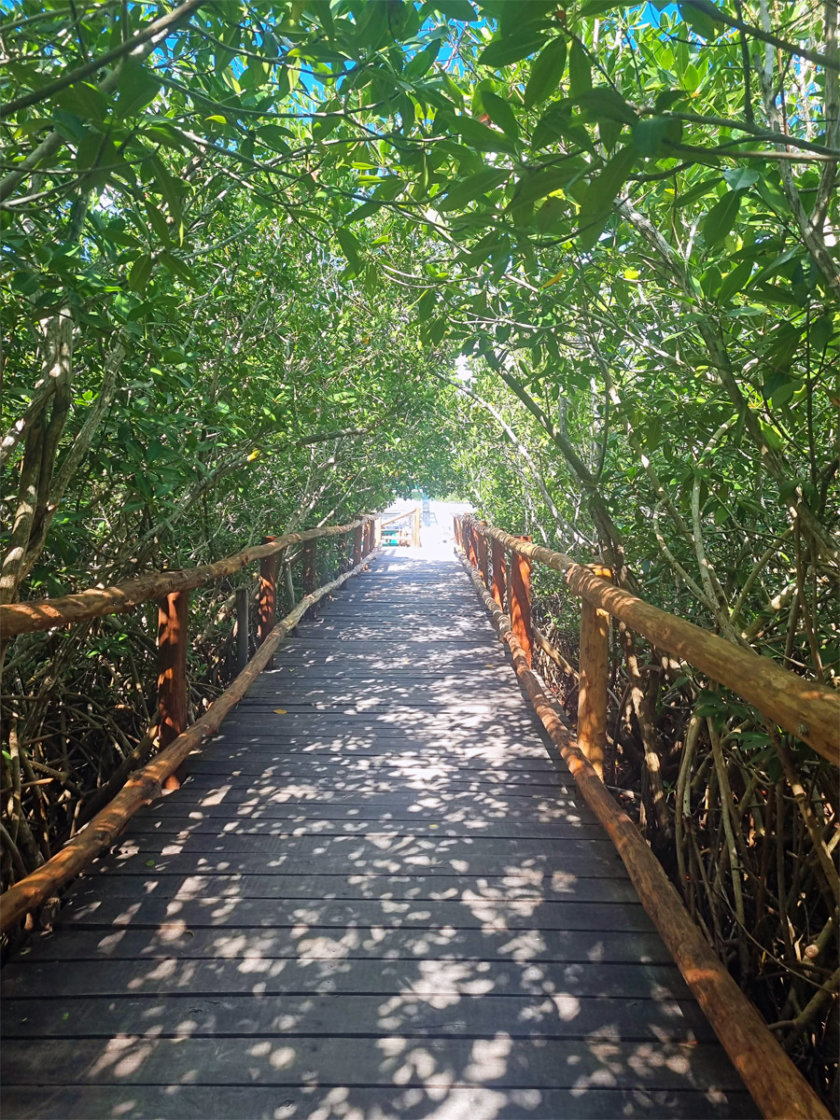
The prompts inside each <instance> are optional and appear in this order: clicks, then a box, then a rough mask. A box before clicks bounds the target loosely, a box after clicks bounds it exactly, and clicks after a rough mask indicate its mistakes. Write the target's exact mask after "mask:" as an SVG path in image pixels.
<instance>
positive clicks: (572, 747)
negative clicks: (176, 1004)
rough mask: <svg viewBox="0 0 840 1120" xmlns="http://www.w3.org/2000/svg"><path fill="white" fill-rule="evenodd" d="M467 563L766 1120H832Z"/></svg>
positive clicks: (546, 722) (555, 738)
mask: <svg viewBox="0 0 840 1120" xmlns="http://www.w3.org/2000/svg"><path fill="white" fill-rule="evenodd" d="M473 524H475V522H473ZM513 539H514V540H516V539H517V538H513ZM462 562H463V563H464V566H465V568H466V570H467V572H468V574H469V575H470V576H471V578H472V580H473V583H474V584H475V587H476V590H477V591H478V593H479V595H480V596H481V598H482V600H483V602H484V605H485V606H486V607H487V610H488V611H489V612H490V616H491V618H492V620H493V625H494V626H495V628H496V630H497V632H498V634H499V637H500V638H501V640H502V641H503V642H506V643H507V645H508V647H509V648H510V652H511V657H512V659H513V664H514V668H515V669H516V674H517V676H518V678H519V680H520V681H521V683H522V686H523V688H524V690H525V692H526V693H527V695H528V698H529V699H530V700H531V703H532V704H533V705H534V709H535V710H536V712H537V715H538V716H539V717H540V720H541V722H542V724H543V726H544V727H545V729H546V731H547V732H548V734H549V737H550V738H551V740H552V742H553V743H554V745H555V746H556V747H557V749H558V750H559V752H560V754H561V756H562V757H563V760H564V761H565V763H566V765H567V766H568V768H569V770H570V771H571V774H572V777H573V778H574V780H575V782H576V784H577V786H578V788H579V789H580V791H581V794H582V795H583V798H584V800H585V801H586V803H587V804H588V805H589V807H590V808H591V809H592V811H593V812H594V813H595V815H596V817H597V818H598V820H599V822H600V823H601V825H603V827H604V829H605V830H606V832H607V834H608V836H609V837H610V839H611V840H612V842H613V844H614V845H615V848H616V850H617V852H618V854H619V856H620V857H621V860H622V862H623V864H624V866H625V867H626V868H627V873H628V875H629V876H630V879H631V881H632V883H633V886H634V888H635V890H636V893H637V895H638V896H639V900H640V902H641V903H642V906H643V907H644V909H645V911H646V912H647V914H648V915H649V917H650V918H651V920H652V921H653V923H654V925H655V926H656V928H657V929H658V931H659V934H660V936H661V937H662V940H663V941H664V942H665V945H666V946H667V948H668V951H669V952H670V954H671V956H672V957H673V959H674V962H675V963H676V965H677V967H678V968H679V970H680V972H681V973H682V975H683V977H684V978H685V981H686V983H687V984H688V986H689V988H690V989H691V991H692V993H693V994H694V997H695V998H696V1000H697V1002H698V1003H699V1004H700V1007H701V1008H702V1010H703V1012H704V1014H705V1015H706V1018H707V1019H708V1020H709V1022H710V1023H711V1025H712V1027H713V1028H714V1031H715V1033H716V1034H717V1036H718V1038H719V1039H720V1042H721V1045H722V1046H723V1048H724V1049H725V1050H726V1052H727V1054H728V1055H729V1057H730V1058H731V1060H732V1063H733V1065H734V1066H735V1068H736V1069H737V1070H738V1073H739V1074H740V1076H741V1079H742V1080H743V1082H744V1084H745V1085H746V1087H747V1089H748V1090H749V1092H750V1094H751V1095H752V1097H753V1100H754V1101H755V1103H756V1104H757V1105H758V1106H759V1108H760V1109H761V1111H762V1113H763V1114H764V1116H766V1117H776V1118H779V1120H781V1118H785V1120H793V1118H799V1120H828V1117H829V1115H830V1114H829V1112H828V1111H827V1110H826V1109H825V1107H824V1106H823V1104H822V1102H821V1101H820V1099H819V1097H818V1096H817V1095H816V1093H815V1092H814V1090H813V1089H812V1088H811V1086H810V1085H809V1084H808V1082H807V1081H806V1080H805V1078H804V1077H803V1076H802V1074H801V1073H800V1072H799V1070H798V1069H797V1068H796V1066H795V1065H794V1064H793V1062H792V1061H791V1059H790V1058H789V1057H788V1055H787V1054H786V1053H785V1051H784V1050H783V1049H782V1047H781V1045H780V1044H779V1042H778V1040H777V1039H776V1038H775V1037H774V1036H773V1034H772V1033H771V1032H770V1030H769V1028H768V1027H767V1024H766V1023H765V1021H764V1020H763V1019H762V1017H761V1015H760V1014H759V1012H758V1010H757V1009H756V1008H755V1006H754V1005H753V1004H752V1003H751V1001H750V1000H749V999H748V998H747V997H746V996H745V995H744V993H743V992H742V991H741V989H740V988H739V987H738V985H737V984H736V983H735V981H734V980H733V978H732V977H731V976H730V974H729V972H728V971H727V970H726V968H725V967H724V966H723V964H722V963H721V961H720V960H719V959H718V957H717V955H716V954H715V952H714V950H713V949H712V947H711V946H710V945H709V943H708V942H707V941H706V939H705V938H704V937H703V934H702V933H701V932H700V930H699V929H698V927H697V926H696V925H695V923H694V922H693V920H692V919H691V916H690V915H689V913H688V911H687V910H686V908H685V906H684V904H683V901H682V899H681V898H680V896H679V894H678V893H677V890H676V888H675V887H674V886H673V884H672V883H671V881H670V880H669V878H668V876H667V874H666V873H665V871H664V869H663V867H662V865H661V863H660V862H659V860H658V859H657V858H656V856H655V855H654V854H653V852H652V851H651V849H650V848H649V847H648V845H647V844H646V843H645V841H644V839H643V837H642V835H641V833H640V832H639V830H638V828H637V827H636V825H635V824H634V823H633V822H632V821H631V820H630V818H629V817H628V816H627V814H626V813H625V812H624V810H623V809H621V808H620V806H619V805H618V803H617V802H616V801H615V799H614V798H613V796H612V795H611V794H610V792H609V790H608V789H607V788H606V786H605V785H604V783H603V782H602V781H601V778H600V776H599V775H598V773H597V771H596V770H595V768H594V767H593V765H592V763H591V762H590V761H589V759H588V758H586V756H585V755H584V754H583V752H582V751H581V750H580V749H579V748H578V746H577V745H576V743H575V741H574V739H573V737H572V734H571V732H570V731H569V729H568V728H567V727H566V726H565V724H564V723H563V722H562V720H561V719H560V718H559V716H558V715H557V712H556V709H555V707H554V705H553V704H552V702H551V700H550V698H549V697H548V696H547V695H546V693H545V691H544V689H543V686H542V683H541V681H540V680H539V678H538V677H537V675H536V674H535V673H534V672H533V671H532V670H531V668H530V667H529V665H528V659H527V657H526V654H525V651H524V650H523V648H522V646H521V645H520V644H519V641H518V639H517V637H516V634H515V633H514V630H513V627H512V625H511V620H510V619H509V618H508V616H507V615H506V614H504V613H503V611H502V609H501V608H500V607H499V605H498V603H497V602H496V601H495V600H494V599H493V597H492V596H491V595H490V593H489V592H488V591H487V589H486V587H485V586H484V585H483V582H482V578H481V575H480V574H479V572H478V571H476V570H475V569H474V568H473V567H472V566H471V565H470V562H469V560H468V559H467V558H466V557H465V556H463V554H462Z"/></svg>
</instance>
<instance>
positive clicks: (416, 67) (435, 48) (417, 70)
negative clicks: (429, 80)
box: [403, 39, 443, 82]
mask: <svg viewBox="0 0 840 1120" xmlns="http://www.w3.org/2000/svg"><path fill="white" fill-rule="evenodd" d="M442 46H443V43H442V42H441V41H440V39H436V40H435V41H434V42H433V43H430V44H429V46H428V47H426V48H425V49H424V50H422V51H418V52H417V54H416V55H415V56H414V58H412V60H411V61H410V62H409V64H408V66H406V68H405V71H404V72H403V76H404V77H405V79H406V81H409V82H413V81H416V80H417V79H418V78H422V77H423V75H424V74H425V73H426V71H427V70H428V69H429V68H430V67H431V66H432V65H433V64H434V61H435V59H436V58H437V56H438V55H439V54H440V48H441V47H442Z"/></svg>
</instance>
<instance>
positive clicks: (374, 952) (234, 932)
mask: <svg viewBox="0 0 840 1120" xmlns="http://www.w3.org/2000/svg"><path fill="white" fill-rule="evenodd" d="M224 908H225V903H224V902H221V903H220V904H219V905H218V907H217V909H221V910H224ZM346 909H347V911H348V918H347V922H346V924H336V925H327V926H322V925H316V924H313V920H312V918H310V920H309V921H307V920H306V917H305V916H301V917H300V918H299V920H298V922H297V924H295V925H288V924H285V923H286V922H288V918H287V917H285V915H278V919H279V922H280V923H283V924H278V925H276V926H267V925H266V926H263V927H261V928H256V929H254V928H248V927H247V926H241V927H238V928H231V929H227V930H220V929H218V928H208V927H207V922H208V919H207V918H205V919H204V922H203V923H202V924H201V925H193V924H187V923H186V922H185V921H184V919H183V918H182V917H180V916H175V917H173V919H171V920H170V921H169V922H165V923H162V924H158V925H150V926H147V927H144V926H143V925H142V924H141V923H140V922H138V923H136V925H135V924H132V928H131V929H121V930H117V931H116V932H113V933H108V934H102V933H101V932H100V931H98V930H89V929H80V928H76V929H72V930H64V931H62V933H61V935H60V937H54V938H52V939H51V940H50V941H44V942H41V943H40V944H39V945H37V946H35V947H34V948H33V950H32V952H31V953H30V954H29V956H28V957H27V958H26V960H25V961H24V962H23V963H22V964H21V965H20V966H19V967H21V968H30V967H31V962H32V961H34V960H37V961H47V960H59V961H64V962H65V964H66V965H67V967H72V968H76V967H79V966H80V964H81V962H89V961H100V960H129V961H133V960H143V961H150V960H163V959H167V958H177V959H178V960H180V961H188V960H189V961H193V960H216V959H217V958H219V957H242V958H245V959H246V960H250V959H254V958H257V957H259V958H261V959H264V960H285V959H287V958H291V959H294V960H298V959H306V960H347V961H350V960H393V961H399V960H404V961H413V960H416V959H417V958H418V957H423V958H425V959H427V960H434V961H437V960H441V961H507V960H513V961H520V962H525V961H539V962H543V963H544V962H549V961H552V962H555V961H556V962H562V963H569V962H573V961H582V962H587V961H594V962H598V963H599V964H600V963H601V962H609V963H611V964H633V963H636V962H638V961H642V962H644V963H652V964H667V963H668V961H669V960H670V957H669V956H668V953H667V951H666V949H665V947H664V945H663V944H662V942H661V941H660V939H659V936H658V935H657V934H656V933H655V932H653V931H648V932H639V931H638V930H636V931H631V930H622V931H621V932H620V933H618V932H615V931H614V930H611V931H603V930H601V931H594V930H591V929H584V930H569V929H534V928H531V927H529V926H527V925H525V924H522V925H520V926H518V927H517V928H515V929H505V928H504V927H501V928H498V927H497V928H493V926H492V925H488V927H487V928H471V929H456V928H452V927H448V926H443V927H441V928H428V923H429V921H431V920H432V919H433V918H434V917H436V915H433V914H432V913H431V912H430V910H427V911H426V927H423V926H422V925H420V924H419V923H417V924H415V925H413V926H410V927H404V926H401V925H400V924H399V923H394V924H393V925H389V926H388V927H387V928H383V927H382V926H363V925H361V924H359V918H358V917H356V915H355V914H354V913H353V909H354V908H353V907H351V906H348V907H347V908H346ZM210 920H211V921H212V919H210Z"/></svg>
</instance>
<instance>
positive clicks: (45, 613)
mask: <svg viewBox="0 0 840 1120" xmlns="http://www.w3.org/2000/svg"><path fill="white" fill-rule="evenodd" d="M360 524H362V522H361V521H354V522H352V523H351V524H349V525H329V526H326V527H325V528H321V529H305V530H303V531H302V532H300V533H286V534H285V536H282V537H277V538H276V539H275V541H274V542H273V543H272V544H261V545H255V546H254V547H253V548H245V549H243V550H242V551H241V552H235V553H234V554H233V555H232V556H226V557H225V558H224V559H223V560H218V561H216V563H215V564H203V565H201V566H200V567H198V568H182V569H179V570H177V571H171V572H151V573H149V574H148V575H145V576H138V577H137V578H136V579H130V580H127V581H126V582H125V583H119V584H114V585H113V586H112V587H91V588H89V589H88V590H87V591H80V592H78V593H77V594H74V595H63V596H61V597H59V598H56V599H32V600H30V601H29V602H26V603H8V604H5V605H4V606H0V633H1V634H2V635H3V640H4V641H7V640H8V639H9V638H14V637H16V636H17V635H18V634H32V633H35V632H37V631H39V630H53V629H55V627H57V626H66V625H69V624H71V623H75V622H84V621H86V620H87V619H91V618H102V617H103V616H104V615H107V614H119V613H120V612H122V611H129V610H131V609H132V608H133V607H136V606H138V605H139V604H140V603H146V602H149V601H150V600H152V599H163V598H164V597H165V596H166V595H169V594H171V593H172V592H173V591H191V590H192V589H193V588H195V587H206V586H207V585H208V584H211V583H216V582H217V581H218V580H220V579H223V578H224V577H225V576H231V575H233V574H234V573H235V572H238V571H240V570H241V569H242V568H245V567H247V566H248V565H249V564H253V563H255V561H257V560H262V559H263V557H266V556H273V555H275V554H276V553H280V552H282V551H283V549H284V548H286V547H287V546H288V545H290V544H302V543H304V542H305V541H310V540H318V539H320V538H321V537H334V536H337V535H339V534H341V533H346V532H348V531H349V530H350V529H354V528H355V527H356V526H357V525H360Z"/></svg>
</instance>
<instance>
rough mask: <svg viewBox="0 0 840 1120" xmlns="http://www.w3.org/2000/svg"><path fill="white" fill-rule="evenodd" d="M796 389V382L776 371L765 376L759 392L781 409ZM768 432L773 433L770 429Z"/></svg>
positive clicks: (797, 384) (797, 385)
mask: <svg viewBox="0 0 840 1120" xmlns="http://www.w3.org/2000/svg"><path fill="white" fill-rule="evenodd" d="M798 388H799V382H798V381H796V380H794V378H792V377H789V376H788V375H787V373H785V372H784V370H779V369H776V370H773V371H772V372H771V373H769V374H768V375H767V377H766V378H765V381H764V384H763V385H762V387H761V391H762V392H763V393H764V396H765V397H766V398H767V400H769V401H772V403H773V405H774V406H775V407H776V408H781V407H782V405H785V404H787V402H788V401H789V400H790V398H791V397H792V396H793V394H794V393H795V392H796V390H797V389H798ZM770 431H773V429H772V428H771V429H770ZM774 434H775V432H774ZM768 442H769V441H768Z"/></svg>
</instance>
